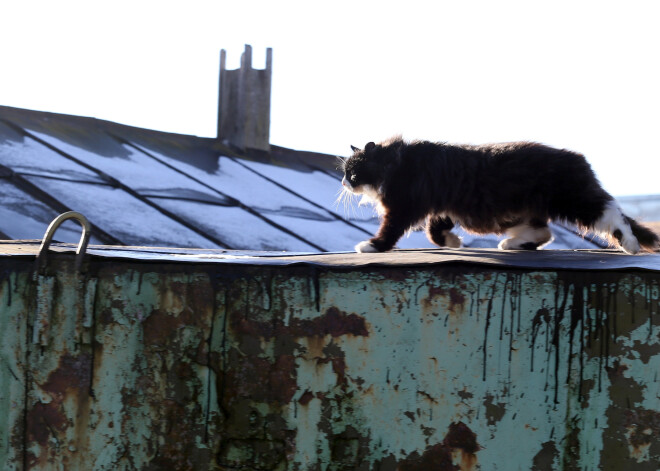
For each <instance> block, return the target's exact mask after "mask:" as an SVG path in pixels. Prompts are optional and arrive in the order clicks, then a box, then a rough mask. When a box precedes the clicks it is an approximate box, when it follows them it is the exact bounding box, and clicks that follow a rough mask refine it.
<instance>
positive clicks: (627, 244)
mask: <svg viewBox="0 0 660 471" xmlns="http://www.w3.org/2000/svg"><path fill="white" fill-rule="evenodd" d="M621 248H622V249H623V251H624V252H625V253H627V254H631V255H635V254H636V253H638V252H639V251H640V250H641V247H640V246H639V242H638V241H637V239H636V238H635V237H625V238H624V239H623V240H622V241H621Z"/></svg>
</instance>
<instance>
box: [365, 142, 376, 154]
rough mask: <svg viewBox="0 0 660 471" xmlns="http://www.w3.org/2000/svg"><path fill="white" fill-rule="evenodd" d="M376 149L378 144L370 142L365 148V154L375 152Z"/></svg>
mask: <svg viewBox="0 0 660 471" xmlns="http://www.w3.org/2000/svg"><path fill="white" fill-rule="evenodd" d="M374 147H376V144H375V143H373V142H368V143H367V145H366V146H364V151H365V152H369V151H371V150H373V149H374Z"/></svg>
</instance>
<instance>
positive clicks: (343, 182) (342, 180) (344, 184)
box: [341, 177, 346, 186]
mask: <svg viewBox="0 0 660 471" xmlns="http://www.w3.org/2000/svg"><path fill="white" fill-rule="evenodd" d="M341 184H342V186H346V177H344V178H342V179H341Z"/></svg>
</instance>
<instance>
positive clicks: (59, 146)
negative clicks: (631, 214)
mask: <svg viewBox="0 0 660 471" xmlns="http://www.w3.org/2000/svg"><path fill="white" fill-rule="evenodd" d="M336 165H337V162H336V159H335V157H333V156H329V155H324V154H318V153H313V152H301V151H295V150H292V149H285V148H281V147H276V146H271V151H270V152H269V153H266V152H249V151H248V152H238V151H236V150H235V149H232V148H230V147H227V146H225V145H223V144H222V143H221V142H220V141H219V140H217V139H211V138H200V137H196V136H186V135H178V134H169V133H162V132H157V131H149V130H145V129H140V128H134V127H130V126H125V125H121V124H117V123H112V122H108V121H102V120H98V119H94V118H84V117H74V116H67V115H60V114H53V113H46V112H38V111H30V110H23V109H17V108H10V107H3V106H0V237H1V238H5V239H36V238H41V237H42V236H43V233H44V230H45V228H46V227H47V225H48V224H49V223H50V221H51V220H52V219H53V218H54V217H55V216H57V214H59V213H63V212H65V211H70V210H74V211H78V212H81V213H82V214H84V215H85V216H86V217H87V218H88V219H89V221H90V222H91V224H92V227H93V233H92V234H93V235H92V239H91V243H92V244H97V245H99V244H100V245H103V244H108V245H130V246H161V247H189V248H193V247H195V248H203V249H238V250H265V251H293V252H320V251H321V252H325V251H335V252H336V251H348V250H352V248H353V247H354V245H355V244H356V243H358V242H360V241H362V240H364V239H366V238H368V237H371V236H372V235H373V234H374V233H375V231H376V229H377V227H378V220H377V218H376V216H375V215H374V213H373V211H372V210H371V209H370V208H365V207H350V208H343V207H339V206H338V205H337V203H336V199H337V195H338V191H339V189H340V187H341V186H340V178H341V176H340V174H339V172H338V171H337V169H336ZM74 224H75V223H65V224H64V225H63V226H62V229H61V230H60V231H58V234H57V236H56V238H57V240H60V241H63V242H75V241H77V239H78V234H79V231H78V229H77V228H76V227H75V225H74ZM457 232H459V233H460V234H461V236H462V237H463V241H464V245H465V246H466V247H495V246H496V245H497V241H498V239H497V238H496V237H495V236H490V237H475V236H472V235H470V234H466V233H462V232H461V231H460V229H457ZM553 233H554V236H555V241H554V242H553V243H552V244H551V245H549V246H548V248H550V249H575V248H577V249H593V248H599V247H603V246H604V245H603V243H602V241H598V240H594V241H592V240H591V239H590V238H586V239H585V238H583V237H582V236H580V235H579V234H577V233H576V232H575V231H573V230H571V229H570V228H567V227H564V226H560V225H556V224H555V225H553ZM398 247H399V248H401V249H406V248H433V247H434V246H433V245H432V244H431V243H430V242H428V241H427V240H426V238H425V236H424V234H423V233H422V232H414V233H412V234H411V235H410V236H409V237H404V238H403V239H401V241H400V242H399V244H398Z"/></svg>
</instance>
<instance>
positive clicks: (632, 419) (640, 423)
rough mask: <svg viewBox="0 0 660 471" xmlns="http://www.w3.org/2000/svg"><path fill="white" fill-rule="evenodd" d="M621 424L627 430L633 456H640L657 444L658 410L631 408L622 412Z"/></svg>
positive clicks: (659, 427)
mask: <svg viewBox="0 0 660 471" xmlns="http://www.w3.org/2000/svg"><path fill="white" fill-rule="evenodd" d="M623 417H624V422H623V426H624V427H625V428H626V429H627V430H628V443H629V444H630V448H631V455H632V457H633V458H636V459H639V458H642V456H643V455H644V453H645V451H646V450H647V449H648V448H649V447H651V446H653V445H654V444H655V446H656V448H659V449H660V445H659V444H658V441H657V439H658V436H660V412H658V411H654V410H647V409H633V410H626V411H624V412H623Z"/></svg>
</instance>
